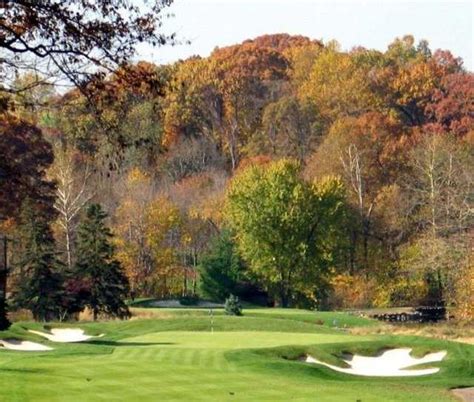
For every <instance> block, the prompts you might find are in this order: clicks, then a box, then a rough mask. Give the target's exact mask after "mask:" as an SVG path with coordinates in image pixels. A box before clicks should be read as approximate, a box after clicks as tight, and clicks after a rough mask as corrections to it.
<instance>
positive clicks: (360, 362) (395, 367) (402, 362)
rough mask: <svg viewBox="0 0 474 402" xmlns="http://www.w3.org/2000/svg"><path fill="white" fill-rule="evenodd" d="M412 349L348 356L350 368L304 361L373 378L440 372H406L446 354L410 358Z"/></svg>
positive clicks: (441, 358) (310, 359)
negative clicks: (410, 368) (376, 354)
mask: <svg viewBox="0 0 474 402" xmlns="http://www.w3.org/2000/svg"><path fill="white" fill-rule="evenodd" d="M410 352H411V349H409V348H400V349H390V350H387V351H385V352H383V353H382V354H381V355H379V356H373V357H371V356H360V355H347V356H346V357H344V358H343V360H344V361H345V362H346V363H347V364H348V365H349V366H350V367H349V368H343V367H337V366H333V365H331V364H327V363H324V362H322V361H319V360H317V359H315V358H313V357H311V356H306V358H305V359H304V361H305V362H306V363H315V364H321V365H323V366H326V367H329V368H330V369H332V370H335V371H339V372H340V373H346V374H353V375H362V376H371V377H405V376H420V375H428V374H434V373H437V372H438V371H439V368H427V369H419V370H406V369H408V368H409V367H412V366H415V365H418V364H423V363H433V362H439V361H441V360H443V358H444V357H445V356H446V352H445V351H442V352H437V353H429V354H427V355H426V356H424V357H422V358H419V359H418V358H416V357H412V356H410Z"/></svg>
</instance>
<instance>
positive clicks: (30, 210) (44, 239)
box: [14, 200, 63, 321]
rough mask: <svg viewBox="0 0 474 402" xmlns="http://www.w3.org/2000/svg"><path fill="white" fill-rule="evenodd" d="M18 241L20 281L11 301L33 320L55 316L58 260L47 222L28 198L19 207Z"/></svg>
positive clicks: (59, 306) (57, 310)
mask: <svg viewBox="0 0 474 402" xmlns="http://www.w3.org/2000/svg"><path fill="white" fill-rule="evenodd" d="M20 242H21V248H22V250H23V256H22V257H21V258H20V259H19V263H18V264H17V265H18V267H19V269H20V272H21V273H20V278H21V282H20V284H19V287H18V289H17V292H16V294H15V297H14V302H15V304H16V305H17V306H18V307H22V308H27V309H29V310H31V312H32V314H33V317H34V318H35V320H39V321H50V320H53V319H58V318H59V317H60V314H61V310H62V301H63V300H62V298H63V287H62V284H63V280H62V276H61V274H60V268H61V267H60V265H61V263H60V261H59V259H58V258H57V253H56V250H55V242H54V237H53V234H52V231H51V228H50V226H49V224H48V221H47V219H46V218H45V216H44V215H43V214H42V213H41V211H39V210H38V208H35V205H34V204H33V203H32V202H31V201H30V200H27V201H25V203H24V204H23V207H22V213H21V226H20Z"/></svg>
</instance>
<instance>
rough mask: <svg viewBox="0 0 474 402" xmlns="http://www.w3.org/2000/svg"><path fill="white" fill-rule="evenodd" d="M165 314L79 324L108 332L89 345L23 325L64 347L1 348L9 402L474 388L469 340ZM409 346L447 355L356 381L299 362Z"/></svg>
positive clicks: (257, 317)
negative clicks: (428, 368)
mask: <svg viewBox="0 0 474 402" xmlns="http://www.w3.org/2000/svg"><path fill="white" fill-rule="evenodd" d="M160 310H161V311H160V312H159V314H158V315H157V316H156V317H155V318H152V319H148V320H130V321H126V322H121V321H111V322H97V323H79V324H75V326H80V327H81V328H84V329H86V330H87V331H88V332H91V333H94V334H98V333H105V334H106V335H105V336H104V337H103V338H99V339H97V340H94V341H91V342H87V343H81V344H56V343H50V342H47V341H45V340H43V339H42V338H40V337H38V336H36V335H34V334H31V333H28V332H27V331H26V329H27V328H41V325H40V324H38V323H17V324H15V325H14V326H13V327H12V329H11V330H10V331H8V333H0V337H1V338H4V337H9V336H15V337H21V338H27V339H29V340H34V341H37V342H42V343H45V344H48V345H50V346H53V347H54V348H55V349H54V350H53V351H51V352H35V353H27V352H13V351H6V350H0V400H1V401H7V402H9V401H61V402H62V401H66V402H67V401H143V402H145V401H158V400H160V401H168V400H182V401H200V400H201V401H234V400H235V401H288V400H301V401H315V400H317V401H322V402H326V401H327V402H330V401H331V402H332V401H356V400H357V399H360V400H361V401H364V402H367V401H417V402H418V401H454V400H455V399H454V398H453V397H452V396H451V394H450V393H449V392H448V388H450V387H453V386H459V385H465V386H466V385H474V380H473V373H472V367H473V360H474V347H472V346H469V345H462V344H457V343H451V342H446V341H435V340H429V339H424V338H418V337H403V336H392V337H391V336H376V335H368V336H354V335H350V334H348V333H347V332H346V331H343V330H340V329H335V328H331V325H330V324H328V325H318V324H315V323H314V317H315V315H316V316H317V315H318V314H321V313H318V314H316V313H314V312H309V311H298V310H288V311H287V310H280V309H255V310H246V316H244V317H227V316H223V315H216V316H215V317H214V328H213V330H214V332H211V331H210V317H209V314H208V311H206V310H194V311H188V313H187V314H183V313H182V312H175V311H174V310H171V309H169V310H168V309H166V310H165V309H160ZM323 315H324V316H325V317H326V320H327V321H328V322H329V321H330V322H331V323H332V321H331V320H334V319H337V320H338V321H339V322H340V323H346V325H348V326H349V325H372V323H371V322H367V321H369V320H363V319H359V318H358V317H353V316H348V315H344V314H338V313H326V314H323ZM320 317H321V316H320ZM334 317H337V318H334ZM318 319H320V318H318ZM323 319H324V318H323ZM58 325H60V324H58ZM55 326H56V325H55ZM65 326H71V325H70V324H66V325H65ZM73 326H74V325H73ZM7 335H8V336H7ZM401 345H414V346H415V349H416V351H417V352H418V353H423V352H426V351H428V350H441V349H446V350H448V357H447V359H446V361H443V362H441V363H440V367H441V371H440V373H438V374H435V375H433V376H429V378H428V377H419V378H409V379H406V378H404V379H380V378H379V379H372V378H366V377H354V376H349V375H345V374H341V373H336V372H333V371H331V370H329V369H327V368H325V367H319V366H317V365H309V364H306V363H301V362H299V361H295V360H292V358H294V357H298V356H299V355H301V354H304V353H312V354H314V355H316V356H320V357H321V358H326V359H329V360H331V359H334V360H335V361H337V355H338V353H340V352H341V351H363V352H364V353H375V352H376V351H377V350H379V349H380V348H382V347H385V346H401Z"/></svg>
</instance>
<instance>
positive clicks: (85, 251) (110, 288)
mask: <svg viewBox="0 0 474 402" xmlns="http://www.w3.org/2000/svg"><path fill="white" fill-rule="evenodd" d="M106 217H107V214H106V213H105V212H104V211H103V210H102V208H101V206H100V205H99V204H92V205H90V206H89V208H88V209H87V211H86V216H85V219H84V220H83V222H82V223H81V225H80V226H79V230H78V243H77V249H76V250H77V256H78V258H77V262H76V267H75V273H76V275H77V276H78V277H82V278H84V279H85V281H86V282H87V283H88V284H89V286H90V287H89V292H88V295H87V300H86V303H85V305H86V306H87V307H89V308H90V309H91V310H92V312H93V315H94V320H96V319H97V317H98V315H99V314H106V315H109V316H113V317H119V318H121V319H124V318H128V317H130V311H129V310H128V307H127V305H126V304H125V301H124V300H125V297H126V296H127V294H128V291H129V283H128V279H127V277H126V276H125V274H124V272H123V269H122V267H121V265H120V263H119V262H118V261H117V260H116V259H114V247H113V245H112V244H111V238H112V233H111V231H110V229H109V228H108V227H107V226H106V225H105V222H104V221H105V219H106Z"/></svg>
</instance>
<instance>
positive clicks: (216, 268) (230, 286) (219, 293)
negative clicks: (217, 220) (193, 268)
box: [200, 229, 244, 301]
mask: <svg viewBox="0 0 474 402" xmlns="http://www.w3.org/2000/svg"><path fill="white" fill-rule="evenodd" d="M243 270H244V264H243V261H242V259H241V258H240V256H239V253H238V251H237V247H236V244H235V243H234V241H233V239H232V236H231V233H230V231H229V230H225V229H224V230H223V231H222V232H221V233H220V234H219V235H218V236H217V237H215V238H214V240H213V242H212V245H211V248H210V250H209V252H208V253H207V254H206V255H204V256H203V257H202V259H201V263H200V274H201V286H200V287H201V291H202V292H203V294H204V296H206V297H209V298H210V299H212V300H215V301H223V300H225V299H226V298H227V297H229V295H230V294H235V293H238V287H239V282H240V281H241V280H242V277H243Z"/></svg>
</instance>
